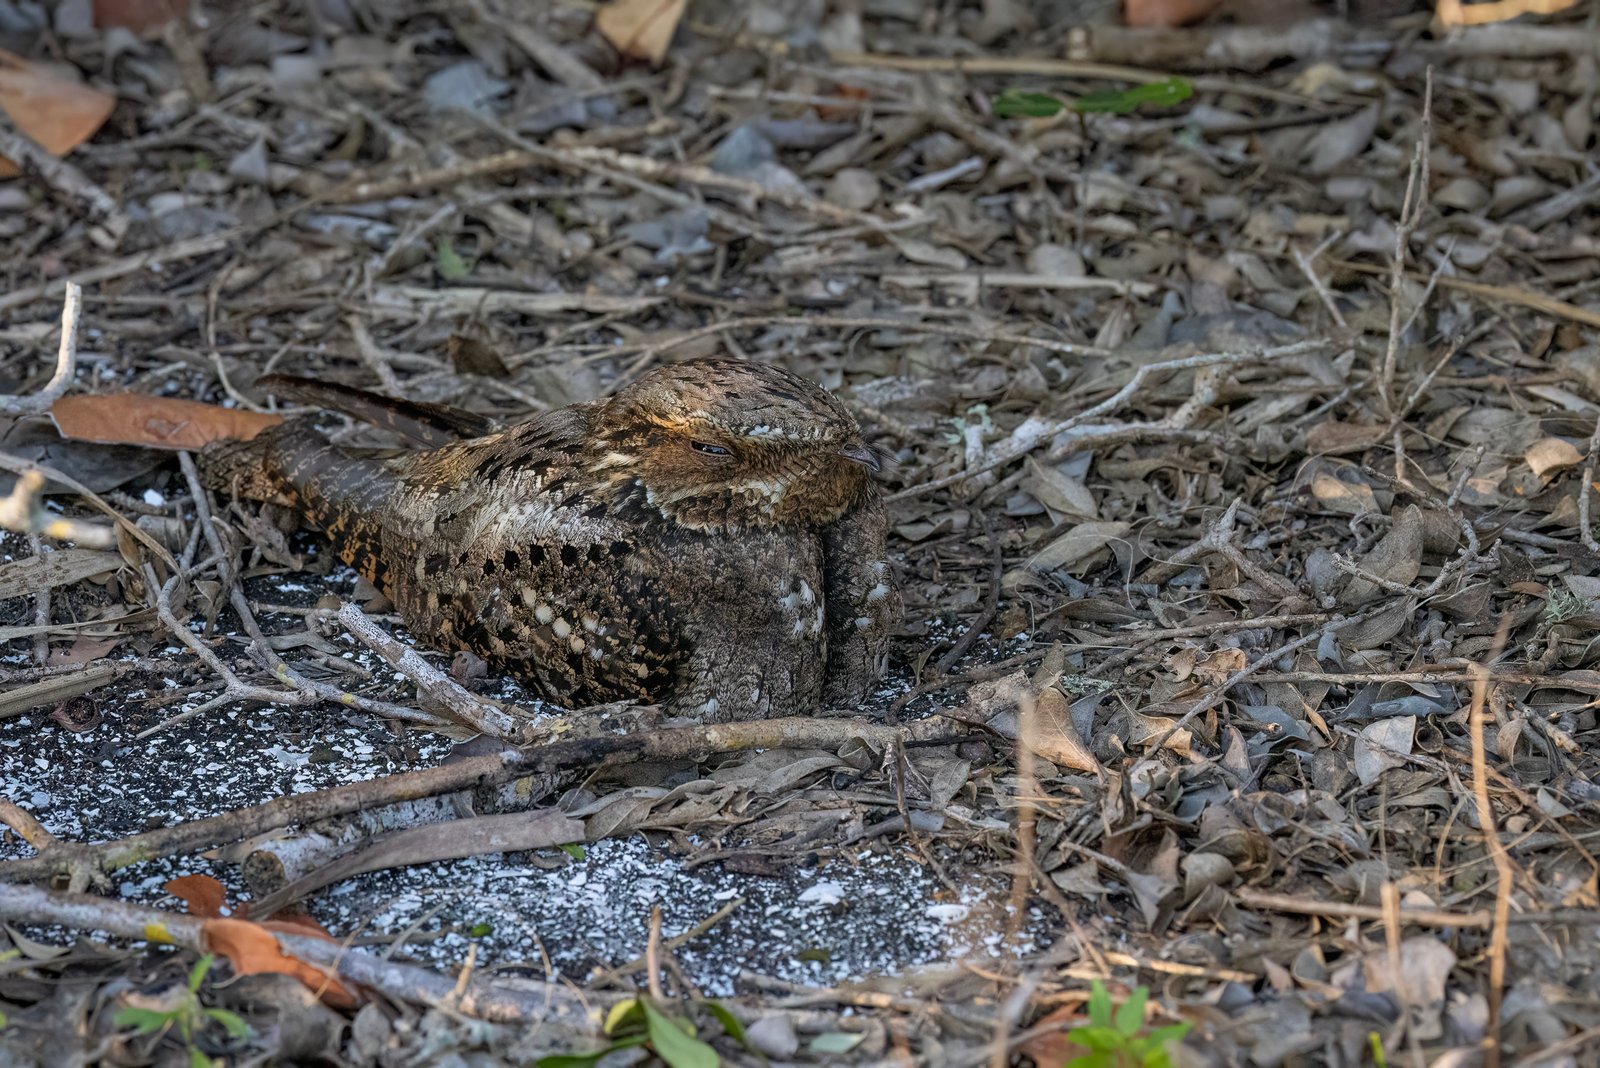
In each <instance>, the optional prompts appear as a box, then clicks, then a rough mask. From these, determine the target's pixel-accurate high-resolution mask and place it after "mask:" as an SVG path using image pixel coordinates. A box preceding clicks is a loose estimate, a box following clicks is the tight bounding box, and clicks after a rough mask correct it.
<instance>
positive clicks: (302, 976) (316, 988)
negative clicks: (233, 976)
mask: <svg viewBox="0 0 1600 1068" xmlns="http://www.w3.org/2000/svg"><path fill="white" fill-rule="evenodd" d="M294 933H295V934H306V933H308V932H306V931H305V930H304V929H303V928H299V927H296V928H294ZM201 934H202V938H203V939H204V941H205V946H206V949H208V950H209V951H210V952H212V953H216V954H217V955H219V956H223V957H227V958H228V962H229V963H230V964H232V965H233V970H234V971H235V972H237V973H239V974H240V975H254V974H257V973H260V972H277V973H279V974H282V975H292V976H294V977H295V978H296V979H298V980H300V982H302V983H304V984H305V987H306V989H308V990H311V991H313V992H315V993H316V995H317V996H318V997H320V998H321V999H322V1000H323V1002H324V1003H325V1004H328V1005H331V1006H333V1007H335V1008H340V1009H349V1008H354V1007H355V1006H356V1004H357V998H356V995H355V992H354V991H353V990H351V989H350V988H349V987H347V986H345V985H344V984H343V983H341V982H340V981H339V980H338V979H336V978H334V977H333V976H330V975H328V974H327V973H326V972H324V971H323V970H322V969H321V968H318V967H316V966H315V965H312V964H308V963H306V962H305V961H303V960H301V959H300V958H298V957H292V956H290V955H289V954H287V953H285V952H284V951H283V947H282V946H281V945H279V944H278V939H277V937H276V936H274V935H273V933H272V931H271V930H270V929H269V928H268V927H267V926H266V925H264V924H259V923H251V922H250V921H249V920H227V919H217V920H207V921H205V923H204V924H203V925H202V928H201Z"/></svg>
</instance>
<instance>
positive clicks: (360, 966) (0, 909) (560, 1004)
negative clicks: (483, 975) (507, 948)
mask: <svg viewBox="0 0 1600 1068" xmlns="http://www.w3.org/2000/svg"><path fill="white" fill-rule="evenodd" d="M0 919H3V920H5V921H7V922H10V923H44V924H59V925H61V926H63V927H70V928H74V929H76V930H80V931H104V932H106V933H108V934H111V935H114V936H116V937H118V938H127V939H132V940H134V941H141V942H142V941H149V942H156V941H161V942H168V943H177V944H178V945H182V946H186V947H187V948H189V949H192V950H194V951H196V952H202V953H203V952H207V951H208V950H209V949H210V947H209V945H208V944H207V939H206V922H207V921H205V920H202V919H200V918H199V917H197V916H185V915H182V914H180V913H176V912H166V911H163V910H161V909H155V908H150V907H148V906H146V905H134V904H130V903H129V902H125V901H110V900H107V899H105V898H99V897H91V896H89V895H87V894H74V893H66V894H60V893H52V892H50V891H48V890H43V889H40V888H38V887H32V886H5V887H0ZM272 934H273V936H274V937H275V938H277V940H278V943H279V945H280V947H281V948H282V950H283V952H284V953H285V954H286V955H289V956H292V957H295V958H297V959H299V960H302V961H305V962H306V963H308V964H312V965H315V966H316V967H318V968H322V969H325V970H326V971H328V972H329V973H330V974H336V975H338V976H339V977H340V978H342V979H347V980H349V981H351V982H353V983H357V984H359V985H361V986H364V987H370V988H373V989H377V990H381V991H383V993H385V994H387V995H389V996H390V997H393V998H395V999H397V1000H403V1001H409V1002H413V1003H418V1004H424V1005H442V1006H448V1007H449V1008H450V1009H451V1010H453V1011H455V1012H458V1013H461V1014H463V1015H465V1016H471V1017H474V1018H476V1019H480V1020H493V1021H500V1022H507V1023H510V1022H516V1023H533V1022H538V1023H540V1024H541V1026H545V1027H550V1026H557V1027H561V1028H564V1029H569V1030H570V1032H571V1034H572V1036H573V1038H574V1039H576V1038H577V1037H578V1036H583V1035H587V1034H589V1033H590V1032H592V1030H593V1025H592V1024H591V1023H590V1021H589V1012H590V1007H591V1006H592V1005H593V1004H595V1003H596V1002H602V1003H603V1002H607V1001H610V1000H614V999H617V998H620V997H622V995H620V994H619V995H607V994H600V993H587V994H583V995H582V996H579V995H578V994H577V993H574V992H573V991H571V990H569V989H568V988H566V987H564V986H561V985H560V984H557V983H543V982H540V981H538V980H534V979H526V978H522V979H518V980H517V986H516V987H515V988H513V987H508V986H497V985H491V984H489V983H486V982H484V981H483V980H482V979H476V978H473V979H469V980H467V981H464V982H457V980H456V979H455V978H452V977H451V976H448V975H441V974H438V973H436V972H432V971H429V970H428V969H426V968H419V967H416V966H414V965H409V964H402V963H400V962H397V961H392V960H386V959H384V958H381V957H377V956H373V955H372V954H369V953H365V952H363V951H361V950H358V949H352V948H350V947H348V946H346V945H344V944H343V943H340V942H335V941H331V940H329V939H327V938H318V937H314V936H311V935H294V934H285V933H283V932H280V931H274V932H272Z"/></svg>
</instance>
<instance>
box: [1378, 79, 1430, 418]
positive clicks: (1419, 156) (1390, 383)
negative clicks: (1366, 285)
mask: <svg viewBox="0 0 1600 1068" xmlns="http://www.w3.org/2000/svg"><path fill="white" fill-rule="evenodd" d="M1432 133H1433V68H1432V67H1429V68H1428V71H1427V80H1426V83H1425V85H1424V88H1423V92H1422V130H1421V132H1420V134H1419V135H1418V136H1417V147H1416V151H1415V152H1414V153H1413V154H1412V157H1411V169H1410V171H1409V172H1408V173H1407V175H1406V191H1405V196H1404V197H1403V198H1402V199H1401V201H1400V218H1399V219H1398V220H1396V223H1395V236H1394V259H1393V260H1391V261H1390V264H1389V341H1388V345H1387V347H1386V348H1385V349H1384V354H1383V375H1382V379H1381V382H1380V385H1381V392H1382V396H1383V404H1384V407H1385V408H1386V409H1387V410H1388V411H1390V412H1393V411H1394V378H1395V371H1396V367H1397V364H1398V362H1399V358H1400V336H1401V334H1402V333H1403V330H1402V327H1401V323H1400V294H1401V284H1402V283H1403V282H1404V280H1405V269H1406V256H1407V255H1408V253H1409V250H1410V245H1411V234H1412V232H1413V231H1415V230H1416V228H1417V223H1418V222H1419V221H1421V218H1422V208H1423V205H1424V204H1425V203H1427V199H1428V148H1429V141H1430V140H1431V137H1432Z"/></svg>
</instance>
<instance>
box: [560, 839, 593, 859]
mask: <svg viewBox="0 0 1600 1068" xmlns="http://www.w3.org/2000/svg"><path fill="white" fill-rule="evenodd" d="M557 848H559V849H560V850H561V851H562V852H563V853H565V854H566V855H567V856H569V857H571V858H572V859H573V860H582V859H583V858H584V857H586V856H588V855H589V854H587V853H585V852H584V851H583V846H581V845H579V844H578V843H576V842H568V843H567V844H566V845H564V846H558V847H557Z"/></svg>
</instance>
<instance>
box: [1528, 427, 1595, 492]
mask: <svg viewBox="0 0 1600 1068" xmlns="http://www.w3.org/2000/svg"><path fill="white" fill-rule="evenodd" d="M1522 458H1523V459H1524V460H1526V461H1528V466H1529V467H1530V468H1531V469H1532V470H1533V473H1534V474H1535V475H1537V476H1539V478H1540V479H1541V480H1542V481H1546V482H1547V481H1549V475H1550V473H1551V472H1554V471H1561V470H1563V469H1565V468H1568V467H1576V466H1578V464H1580V463H1582V462H1583V454H1582V453H1580V452H1579V451H1578V450H1577V448H1576V447H1575V446H1574V445H1573V444H1572V442H1570V441H1567V440H1566V439H1565V438H1540V439H1539V440H1538V441H1536V442H1534V443H1533V444H1532V445H1529V446H1528V451H1527V452H1525V453H1523V454H1522Z"/></svg>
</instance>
